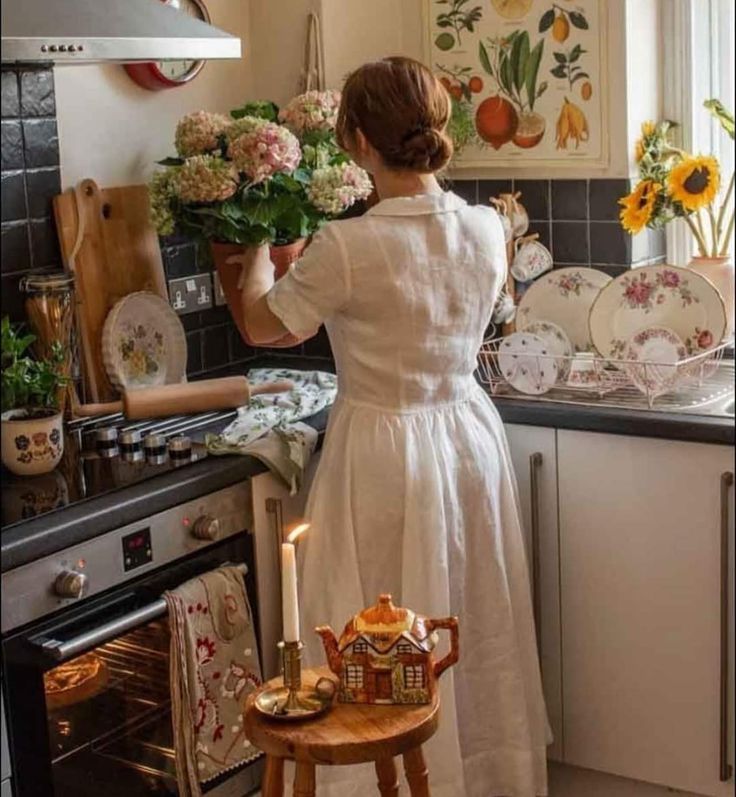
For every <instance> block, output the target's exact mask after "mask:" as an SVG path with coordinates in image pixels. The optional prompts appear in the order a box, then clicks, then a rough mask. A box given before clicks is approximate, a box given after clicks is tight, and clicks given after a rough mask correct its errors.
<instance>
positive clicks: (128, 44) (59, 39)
mask: <svg viewBox="0 0 736 797" xmlns="http://www.w3.org/2000/svg"><path fill="white" fill-rule="evenodd" d="M175 4H176V0H172V2H170V3H168V4H165V3H163V2H161V0H2V62H3V63H17V62H26V63H28V62H31V63H33V62H45V63H48V62H52V63H58V64H84V63H97V62H100V61H117V62H132V61H164V60H166V59H174V60H199V59H213V58H240V39H239V38H237V37H236V36H231V35H230V34H229V33H225V32H224V31H222V30H219V28H215V27H213V26H212V25H209V24H207V23H205V22H201V21H200V20H198V19H194V18H193V17H191V16H188V15H187V14H184V13H181V12H180V11H178V10H177V9H176V8H174V7H172V5H175Z"/></svg>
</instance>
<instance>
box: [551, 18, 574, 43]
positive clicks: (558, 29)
mask: <svg viewBox="0 0 736 797" xmlns="http://www.w3.org/2000/svg"><path fill="white" fill-rule="evenodd" d="M569 35H570V23H569V22H568V21H567V17H566V16H565V15H564V14H558V15H557V17H555V21H554V22H553V23H552V38H553V39H554V40H555V41H558V42H560V44H562V42H564V41H565V40H566V39H567V37H568V36H569Z"/></svg>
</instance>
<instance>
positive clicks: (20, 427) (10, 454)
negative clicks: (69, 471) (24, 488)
mask: <svg viewBox="0 0 736 797" xmlns="http://www.w3.org/2000/svg"><path fill="white" fill-rule="evenodd" d="M61 419H62V415H61V413H60V412H57V411H56V410H41V411H38V412H33V413H31V412H29V411H28V410H20V409H19V410H8V411H7V412H4V413H3V414H2V460H3V465H5V467H6V468H7V469H8V470H10V471H12V472H13V473H16V474H18V475H19V476H35V475H38V474H39V473H49V471H52V470H53V469H54V468H55V467H56V466H57V465H58V464H59V461H60V460H61V456H62V454H63V453H64V432H63V429H62V421H61Z"/></svg>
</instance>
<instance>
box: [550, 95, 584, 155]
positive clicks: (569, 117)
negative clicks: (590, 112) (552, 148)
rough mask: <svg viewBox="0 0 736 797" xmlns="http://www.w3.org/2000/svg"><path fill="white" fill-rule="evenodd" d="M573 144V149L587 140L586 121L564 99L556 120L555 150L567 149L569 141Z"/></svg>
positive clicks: (571, 103) (571, 104)
mask: <svg viewBox="0 0 736 797" xmlns="http://www.w3.org/2000/svg"><path fill="white" fill-rule="evenodd" d="M571 139H572V140H573V141H574V142H575V149H577V148H578V147H579V146H580V142H581V141H587V140H588V120H587V119H586V118H585V114H584V113H583V112H582V111H581V110H580V108H578V106H577V105H575V103H573V102H570V100H568V99H567V97H565V101H564V102H563V104H562V108H561V110H560V115H559V117H558V119H557V149H567V142H568V141H569V140H571Z"/></svg>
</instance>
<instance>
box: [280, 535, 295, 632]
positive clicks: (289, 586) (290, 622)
mask: <svg viewBox="0 0 736 797" xmlns="http://www.w3.org/2000/svg"><path fill="white" fill-rule="evenodd" d="M281 598H282V606H283V623H284V642H298V641H299V595H298V594H297V589H296V548H295V547H294V545H292V543H290V542H285V543H283V544H282V545H281Z"/></svg>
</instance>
